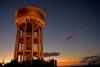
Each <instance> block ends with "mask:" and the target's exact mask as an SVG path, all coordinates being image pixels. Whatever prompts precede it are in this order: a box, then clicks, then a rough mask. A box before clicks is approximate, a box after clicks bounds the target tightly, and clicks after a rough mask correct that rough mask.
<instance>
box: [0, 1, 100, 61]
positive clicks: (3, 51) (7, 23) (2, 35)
mask: <svg viewBox="0 0 100 67" xmlns="http://www.w3.org/2000/svg"><path fill="white" fill-rule="evenodd" d="M29 5H31V6H33V7H40V8H41V9H43V10H44V11H45V12H46V14H47V18H46V26H45V28H44V31H43V39H44V40H43V41H44V43H43V46H44V52H59V53H60V55H59V56H57V57H54V58H55V59H57V60H58V61H69V60H78V59H80V58H82V57H85V56H91V55H96V54H98V53H100V2H99V0H0V62H2V60H3V57H4V56H5V61H10V60H11V59H13V53H14V47H15V38H16V25H15V12H16V10H17V9H18V8H21V7H25V6H29ZM77 34H78V35H77ZM70 36H72V37H71V38H70V39H69V38H68V37H70ZM51 58H52V57H51Z"/></svg>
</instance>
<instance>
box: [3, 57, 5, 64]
mask: <svg viewBox="0 0 100 67" xmlns="http://www.w3.org/2000/svg"><path fill="white" fill-rule="evenodd" d="M4 59H5V56H4V57H3V60H2V65H4V64H5V63H4Z"/></svg>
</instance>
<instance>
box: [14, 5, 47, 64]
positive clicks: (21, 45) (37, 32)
mask: <svg viewBox="0 0 100 67" xmlns="http://www.w3.org/2000/svg"><path fill="white" fill-rule="evenodd" d="M45 18H46V15H45V12H44V11H42V10H41V9H40V8H36V7H31V6H28V7H25V8H20V9H18V10H17V11H16V27H17V32H16V43H15V51H14V60H17V61H19V62H23V61H31V60H34V59H38V60H42V59H43V39H42V37H43V35H42V34H43V33H42V30H43V28H44V26H45Z"/></svg>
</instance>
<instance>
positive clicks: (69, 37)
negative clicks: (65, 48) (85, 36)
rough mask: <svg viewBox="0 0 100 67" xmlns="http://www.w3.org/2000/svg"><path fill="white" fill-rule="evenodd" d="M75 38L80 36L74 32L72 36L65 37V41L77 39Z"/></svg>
mask: <svg viewBox="0 0 100 67" xmlns="http://www.w3.org/2000/svg"><path fill="white" fill-rule="evenodd" d="M77 36H80V32H75V33H73V34H72V35H70V36H68V37H66V39H67V40H71V39H73V38H74V37H77Z"/></svg>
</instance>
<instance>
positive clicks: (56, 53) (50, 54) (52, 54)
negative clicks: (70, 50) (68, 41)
mask: <svg viewBox="0 0 100 67" xmlns="http://www.w3.org/2000/svg"><path fill="white" fill-rule="evenodd" d="M58 55H60V53H58V52H50V53H43V56H44V57H50V56H58Z"/></svg>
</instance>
